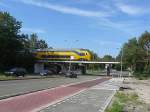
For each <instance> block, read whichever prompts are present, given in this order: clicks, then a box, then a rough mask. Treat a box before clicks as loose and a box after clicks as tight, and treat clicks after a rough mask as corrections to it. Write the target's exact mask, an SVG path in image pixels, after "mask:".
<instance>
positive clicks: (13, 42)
mask: <svg viewBox="0 0 150 112" xmlns="http://www.w3.org/2000/svg"><path fill="white" fill-rule="evenodd" d="M20 28H21V22H20V21H17V20H16V19H15V18H14V17H12V16H10V14H9V13H7V12H0V68H1V69H4V68H6V67H9V66H12V65H14V64H15V62H16V54H17V52H18V51H19V50H21V49H22V47H23V46H22V44H21V42H20V39H19V35H18V33H19V32H20Z"/></svg>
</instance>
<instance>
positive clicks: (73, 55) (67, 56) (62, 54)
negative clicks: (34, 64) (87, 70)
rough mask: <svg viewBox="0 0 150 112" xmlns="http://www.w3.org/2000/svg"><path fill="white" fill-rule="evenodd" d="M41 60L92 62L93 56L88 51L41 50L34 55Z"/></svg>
mask: <svg viewBox="0 0 150 112" xmlns="http://www.w3.org/2000/svg"><path fill="white" fill-rule="evenodd" d="M34 55H35V57H36V58H37V59H39V60H57V61H58V60H60V61H70V60H71V61H90V60H91V59H92V54H91V53H90V52H89V50H87V49H70V50H69V49H41V50H37V51H36V52H35V53H34Z"/></svg>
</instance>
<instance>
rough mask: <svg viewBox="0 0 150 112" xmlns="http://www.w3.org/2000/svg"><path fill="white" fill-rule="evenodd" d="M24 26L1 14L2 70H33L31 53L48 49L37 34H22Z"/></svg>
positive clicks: (0, 46)
mask: <svg viewBox="0 0 150 112" xmlns="http://www.w3.org/2000/svg"><path fill="white" fill-rule="evenodd" d="M21 27H22V24H21V22H20V21H17V20H16V19H15V18H14V17H12V16H11V15H10V14H9V13H7V12H0V70H5V69H9V68H11V67H16V66H17V67H18V66H20V67H25V68H33V67H31V66H33V64H34V61H35V59H34V57H33V56H32V53H31V52H30V51H32V50H34V49H38V48H47V47H48V45H47V43H46V42H45V41H44V40H38V36H37V34H31V36H30V37H29V35H27V34H21V33H20V28H21Z"/></svg>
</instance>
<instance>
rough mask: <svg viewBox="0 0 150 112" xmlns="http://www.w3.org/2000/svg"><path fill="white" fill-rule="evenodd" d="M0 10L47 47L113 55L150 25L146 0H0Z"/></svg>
mask: <svg viewBox="0 0 150 112" xmlns="http://www.w3.org/2000/svg"><path fill="white" fill-rule="evenodd" d="M0 11H7V12H9V13H10V14H11V15H12V16H14V17H15V18H16V19H17V20H19V21H22V28H21V32H22V33H27V34H31V33H37V34H38V36H39V38H40V39H44V40H45V41H46V42H47V43H48V45H49V47H54V48H85V49H90V50H93V51H94V52H95V53H97V54H98V55H99V56H100V57H102V56H104V55H105V54H108V55H112V56H114V57H115V56H117V55H118V53H119V51H120V49H121V47H122V45H123V44H124V43H125V42H127V41H128V39H130V38H133V37H137V38H138V37H139V36H140V35H141V33H143V32H144V31H146V30H147V31H149V29H150V1H149V0H0Z"/></svg>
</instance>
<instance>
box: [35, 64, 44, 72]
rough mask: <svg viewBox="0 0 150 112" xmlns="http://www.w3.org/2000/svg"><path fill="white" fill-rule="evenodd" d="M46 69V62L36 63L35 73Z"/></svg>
mask: <svg viewBox="0 0 150 112" xmlns="http://www.w3.org/2000/svg"><path fill="white" fill-rule="evenodd" d="M43 70H44V63H35V64H34V73H40V72H42V71H43Z"/></svg>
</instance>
